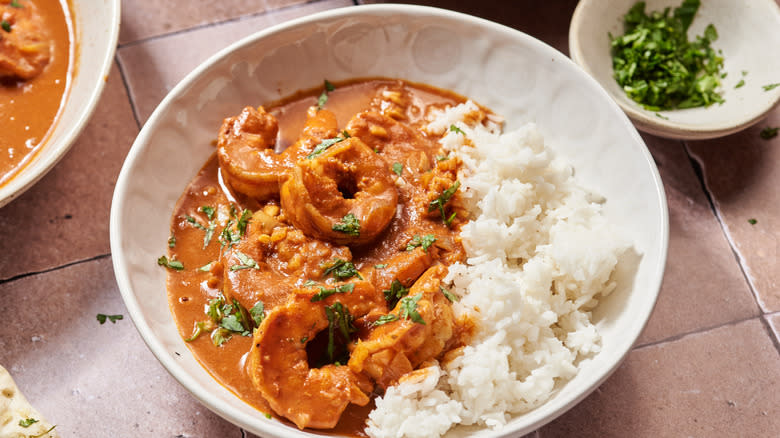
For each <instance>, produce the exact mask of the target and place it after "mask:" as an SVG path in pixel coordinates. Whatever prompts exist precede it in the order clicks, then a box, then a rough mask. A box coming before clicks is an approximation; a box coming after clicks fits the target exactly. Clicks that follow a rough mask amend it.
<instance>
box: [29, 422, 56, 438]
mask: <svg viewBox="0 0 780 438" xmlns="http://www.w3.org/2000/svg"><path fill="white" fill-rule="evenodd" d="M55 427H57V425H56V424H55V425H54V426H52V427H50V428H49V430H47V431H45V432H41V433H39V434H38V435H30V438H41V437H42V436H44V435H48V434H49V432H51V431H52V430H54V428H55Z"/></svg>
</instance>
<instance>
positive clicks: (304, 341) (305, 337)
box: [301, 336, 309, 344]
mask: <svg viewBox="0 0 780 438" xmlns="http://www.w3.org/2000/svg"><path fill="white" fill-rule="evenodd" d="M308 340H309V337H308V336H304V337H302V338H301V344H305V343H306V342H307V341H308Z"/></svg>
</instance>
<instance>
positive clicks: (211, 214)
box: [198, 205, 215, 220]
mask: <svg viewBox="0 0 780 438" xmlns="http://www.w3.org/2000/svg"><path fill="white" fill-rule="evenodd" d="M198 210H199V211H202V212H203V213H204V214H205V215H206V217H207V218H209V220H212V219H214V211H215V210H214V207H209V206H208V205H204V206H202V207H200V208H199V209H198Z"/></svg>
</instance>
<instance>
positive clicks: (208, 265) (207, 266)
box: [198, 262, 214, 272]
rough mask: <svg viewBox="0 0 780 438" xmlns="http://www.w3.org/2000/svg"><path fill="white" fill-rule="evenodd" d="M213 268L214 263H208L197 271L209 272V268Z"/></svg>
mask: <svg viewBox="0 0 780 438" xmlns="http://www.w3.org/2000/svg"><path fill="white" fill-rule="evenodd" d="M212 266H214V262H208V263H206V264H205V265H203V266H201V267H200V268H198V271H201V272H209V271H210V270H211V267H212Z"/></svg>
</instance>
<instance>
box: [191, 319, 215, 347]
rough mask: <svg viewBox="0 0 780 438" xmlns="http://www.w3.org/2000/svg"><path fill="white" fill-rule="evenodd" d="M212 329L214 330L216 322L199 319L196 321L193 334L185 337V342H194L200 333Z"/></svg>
mask: <svg viewBox="0 0 780 438" xmlns="http://www.w3.org/2000/svg"><path fill="white" fill-rule="evenodd" d="M210 330H214V324H213V323H212V322H211V321H198V322H196V323H195V329H193V330H192V335H190V337H189V338H187V339H185V340H184V342H192V341H194V340H195V339H198V338H199V337H200V335H202V334H203V333H206V332H208V331H210Z"/></svg>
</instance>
